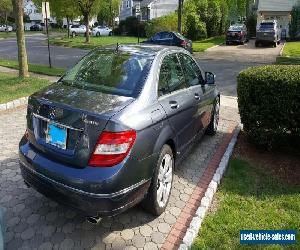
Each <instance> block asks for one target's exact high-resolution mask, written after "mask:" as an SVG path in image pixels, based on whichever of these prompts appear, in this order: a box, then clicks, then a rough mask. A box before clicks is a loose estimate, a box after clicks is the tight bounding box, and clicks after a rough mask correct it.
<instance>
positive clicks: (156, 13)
mask: <svg viewBox="0 0 300 250" xmlns="http://www.w3.org/2000/svg"><path fill="white" fill-rule="evenodd" d="M137 9H140V13H138V12H137ZM177 9H178V0H122V2H121V6H120V20H125V19H126V18H127V17H130V16H140V18H141V20H144V21H147V20H151V19H153V18H157V17H161V16H165V15H168V14H169V13H171V12H174V11H176V10H177Z"/></svg>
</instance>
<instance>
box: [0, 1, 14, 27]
mask: <svg viewBox="0 0 300 250" xmlns="http://www.w3.org/2000/svg"><path fill="white" fill-rule="evenodd" d="M12 9H13V8H12V2H11V0H0V13H1V15H2V14H3V16H4V22H5V24H6V23H7V17H8V15H9V13H11V12H12Z"/></svg>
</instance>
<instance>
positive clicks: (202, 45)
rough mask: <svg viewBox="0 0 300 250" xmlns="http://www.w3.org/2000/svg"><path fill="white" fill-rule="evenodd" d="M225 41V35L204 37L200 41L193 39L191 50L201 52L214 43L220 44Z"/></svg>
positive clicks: (214, 44)
mask: <svg viewBox="0 0 300 250" xmlns="http://www.w3.org/2000/svg"><path fill="white" fill-rule="evenodd" d="M224 42H225V37H224V36H220V37H211V38H208V39H204V40H201V41H194V42H193V50H194V52H203V51H205V50H207V49H208V48H211V47H213V46H216V45H220V44H222V43H224Z"/></svg>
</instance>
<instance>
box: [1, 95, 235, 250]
mask: <svg viewBox="0 0 300 250" xmlns="http://www.w3.org/2000/svg"><path fill="white" fill-rule="evenodd" d="M221 103H222V109H221V121H220V128H219V132H218V133H217V135H216V136H213V137H211V136H205V137H204V138H203V140H202V141H201V142H199V143H197V144H196V145H195V146H194V147H193V148H192V150H191V153H190V154H189V156H188V157H187V159H186V160H185V161H184V162H183V163H182V164H181V165H180V166H179V167H178V168H177V169H176V172H175V178H174V184H173V189H172V194H171V198H170V203H169V205H168V208H167V210H166V212H165V213H163V214H162V215H161V216H159V217H157V218H156V217H153V216H152V215H149V214H147V213H146V212H144V211H143V210H142V208H141V207H140V206H137V207H135V208H132V209H130V210H129V211H127V212H125V213H124V214H121V215H119V216H116V217H114V218H105V219H103V220H102V221H101V223H100V224H99V225H96V226H95V225H91V224H88V223H87V222H86V221H85V218H83V217H82V216H81V215H80V214H79V213H77V212H76V211H73V210H71V209H68V208H66V207H64V206H61V205H59V204H57V203H55V202H53V201H51V200H49V199H47V198H45V197H44V196H42V195H40V194H39V193H37V192H36V191H34V190H33V189H28V188H27V187H26V186H25V185H24V183H23V180H22V178H21V175H20V170H19V166H18V154H17V152H18V142H19V140H20V138H21V136H22V135H23V133H24V131H25V116H26V109H25V107H22V108H19V109H16V110H12V111H5V112H2V113H0V143H1V150H0V207H2V208H3V209H4V210H5V213H4V214H5V215H4V217H5V224H6V225H5V246H6V249H7V250H16V249H30V250H32V249H64V250H65V249H122V250H123V249H159V248H160V247H161V246H162V245H163V243H164V242H165V240H166V238H167V236H168V235H169V233H170V231H171V229H172V227H173V226H174V224H175V223H176V220H177V217H178V216H179V214H180V213H181V211H182V210H183V208H184V207H185V205H186V203H187V201H188V200H189V199H190V198H191V194H192V193H193V191H194V189H195V187H196V185H197V183H198V181H199V179H200V178H201V176H202V175H203V173H204V171H205V169H206V167H207V163H208V162H209V161H210V160H211V158H212V155H213V154H214V152H215V151H216V148H217V147H218V146H219V145H220V143H221V142H222V140H223V139H224V138H225V137H226V134H227V131H228V128H229V126H232V124H233V123H236V121H238V119H239V116H238V113H237V109H236V107H237V105H236V101H235V99H232V98H226V97H225V98H222V100H221Z"/></svg>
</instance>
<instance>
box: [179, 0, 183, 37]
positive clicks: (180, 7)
mask: <svg viewBox="0 0 300 250" xmlns="http://www.w3.org/2000/svg"><path fill="white" fill-rule="evenodd" d="M182 8H183V0H178V32H179V33H181V32H182Z"/></svg>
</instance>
